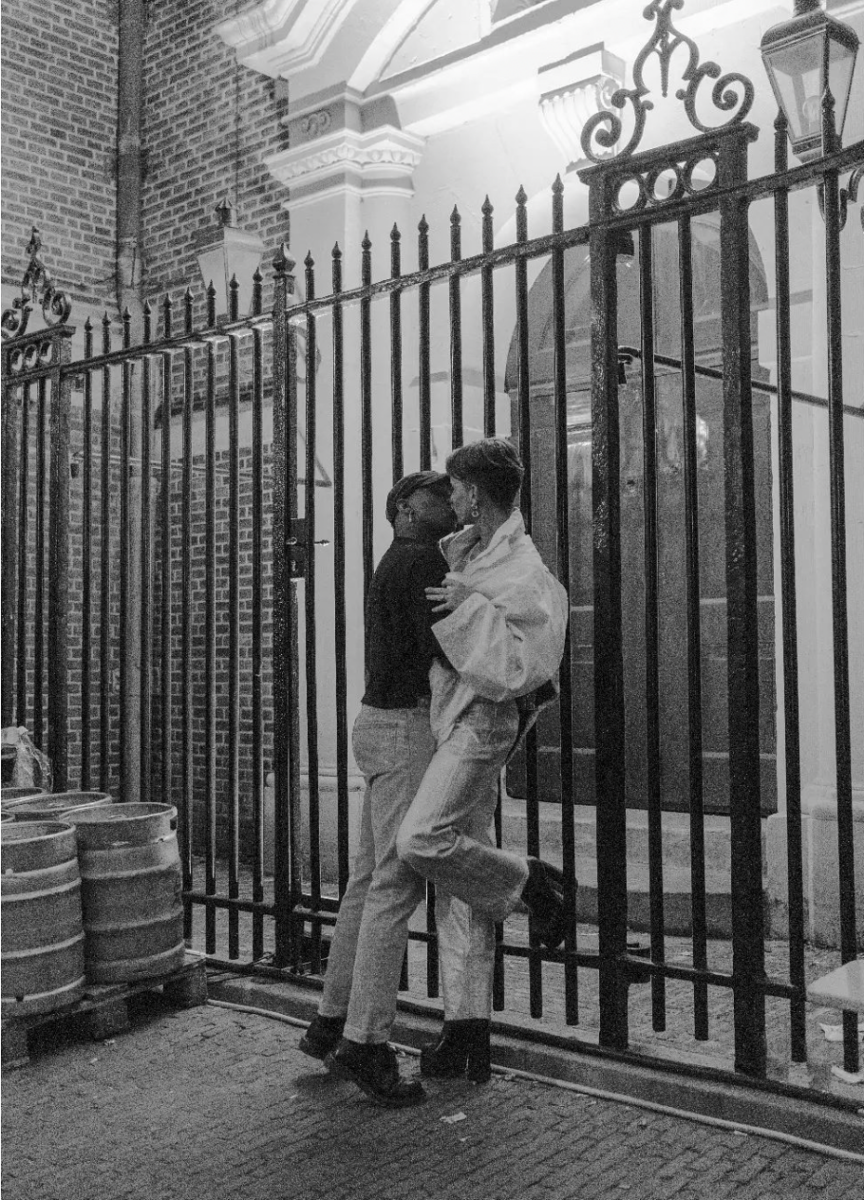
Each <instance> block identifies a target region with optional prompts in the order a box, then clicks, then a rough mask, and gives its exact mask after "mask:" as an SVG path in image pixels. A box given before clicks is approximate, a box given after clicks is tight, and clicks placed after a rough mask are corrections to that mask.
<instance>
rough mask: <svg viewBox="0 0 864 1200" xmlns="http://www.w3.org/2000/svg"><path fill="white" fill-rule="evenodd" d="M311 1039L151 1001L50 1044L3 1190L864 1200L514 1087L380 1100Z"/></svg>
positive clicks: (729, 1149) (501, 1199) (219, 1199)
mask: <svg viewBox="0 0 864 1200" xmlns="http://www.w3.org/2000/svg"><path fill="white" fill-rule="evenodd" d="M300 1033H301V1031H300V1030H299V1029H298V1028H296V1027H293V1026H290V1025H286V1024H282V1023H277V1022H275V1021H271V1020H268V1019H267V1018H264V1017H259V1016H254V1015H251V1014H245V1013H236V1012H230V1011H227V1010H225V1009H219V1008H214V1007H212V1006H208V1007H207V1008H197V1009H192V1010H189V1011H186V1012H173V1011H171V1010H168V1009H166V1008H164V1007H163V1006H162V1004H161V1002H154V1003H151V1004H149V1005H147V1006H143V1007H142V1009H141V1010H140V1011H138V1012H137V1013H136V1016H135V1020H134V1022H133V1028H132V1030H131V1031H130V1032H129V1033H127V1034H124V1035H122V1036H118V1037H117V1038H116V1039H115V1040H114V1041H113V1044H110V1045H109V1044H107V1043H106V1044H103V1045H97V1044H94V1043H92V1042H89V1041H85V1040H82V1039H81V1037H80V1035H73V1034H71V1033H70V1034H67V1035H65V1036H63V1037H62V1038H57V1039H55V1043H54V1044H48V1045H46V1044H40V1045H39V1046H37V1052H36V1053H35V1054H34V1057H33V1061H32V1063H31V1065H30V1066H29V1067H27V1068H25V1069H24V1070H21V1071H17V1072H13V1073H11V1074H8V1075H6V1076H4V1079H3V1126H4V1128H3V1151H4V1153H3V1180H2V1182H3V1189H4V1191H3V1195H4V1198H5V1200H240V1198H241V1197H242V1200H282V1198H284V1200H289V1198H290V1200H324V1198H326V1200H510V1198H512V1200H534V1198H536V1200H541V1198H542V1200H565V1198H569V1197H574V1198H575V1197H579V1198H582V1197H584V1198H586V1200H613V1198H615V1200H617V1198H619V1197H621V1196H632V1197H634V1200H635V1198H638V1200H653V1198H655V1197H656V1198H658V1200H659V1198H660V1197H663V1198H664V1200H665V1198H667V1197H675V1198H676V1200H696V1198H698V1200H722V1198H724V1197H731V1196H734V1197H735V1200H805V1198H806V1200H847V1198H848V1200H860V1198H861V1196H862V1195H864V1167H862V1166H861V1165H860V1164H857V1163H854V1162H849V1161H841V1160H838V1159H834V1158H829V1157H826V1156H824V1155H821V1154H817V1153H814V1152H812V1151H809V1150H803V1149H799V1148H796V1147H793V1146H790V1145H788V1144H784V1143H781V1142H778V1141H773V1140H768V1139H765V1138H762V1137H757V1136H747V1135H743V1134H736V1133H734V1132H732V1131H729V1130H722V1129H718V1128H711V1127H707V1126H704V1125H700V1124H696V1123H693V1122H690V1121H687V1120H683V1119H678V1118H671V1117H668V1116H661V1115H658V1114H655V1113H651V1112H648V1111H646V1110H644V1109H640V1108H637V1107H635V1106H629V1105H626V1104H620V1103H611V1102H607V1101H603V1100H597V1099H593V1098H590V1097H586V1096H582V1095H579V1094H577V1093H574V1092H572V1091H564V1090H561V1089H558V1088H554V1087H551V1086H545V1085H542V1084H535V1083H529V1082H525V1081H523V1080H519V1079H509V1080H508V1079H507V1078H502V1077H500V1076H496V1077H495V1078H494V1079H493V1081H492V1083H491V1084H490V1085H489V1086H488V1087H485V1088H474V1087H472V1086H471V1085H468V1084H463V1083H444V1082H441V1083H435V1082H434V1081H433V1082H432V1083H430V1084H429V1087H428V1091H429V1099H428V1102H427V1103H426V1104H424V1105H422V1106H420V1107H419V1108H417V1109H411V1110H403V1111H401V1112H390V1111H387V1110H383V1109H380V1108H376V1107H374V1106H373V1105H371V1104H370V1103H369V1102H368V1101H367V1100H366V1099H365V1098H364V1097H362V1096H361V1095H360V1093H359V1092H357V1091H356V1089H354V1088H353V1087H352V1086H351V1085H350V1084H343V1083H336V1082H334V1081H333V1080H331V1079H330V1078H329V1076H328V1075H327V1073H326V1072H325V1071H324V1070H323V1069H321V1068H320V1067H319V1066H318V1065H317V1064H316V1063H314V1062H312V1061H311V1060H310V1059H308V1058H306V1057H304V1056H303V1055H302V1054H301V1053H300V1052H299V1050H298V1049H297V1043H298V1041H299V1038H300ZM402 1069H403V1071H414V1070H416V1060H414V1059H404V1060H403V1063H402ZM459 1112H462V1113H464V1114H465V1119H464V1120H461V1121H458V1122H455V1123H447V1122H445V1121H443V1120H442V1118H444V1117H447V1116H452V1115H453V1114H455V1113H459Z"/></svg>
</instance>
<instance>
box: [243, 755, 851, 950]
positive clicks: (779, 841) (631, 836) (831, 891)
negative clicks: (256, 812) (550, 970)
mask: <svg viewBox="0 0 864 1200" xmlns="http://www.w3.org/2000/svg"><path fill="white" fill-rule="evenodd" d="M363 787H364V785H363V779H362V777H361V776H359V775H350V776H349V780H348V788H349V792H348V844H349V856H350V861H352V862H353V858H354V854H355V853H356V849H357V839H358V836H359V830H360V811H361V806H362V800H363ZM301 789H302V792H301V828H302V838H303V847H304V850H303V864H304V868H305V869H306V870H308V867H309V786H308V776H307V775H303V776H302V777H301ZM318 798H319V827H320V837H319V845H320V855H321V876H322V882H323V883H324V884H325V885H326V884H329V885H331V886H335V885H336V882H337V879H338V869H337V857H336V846H337V812H336V808H337V792H336V777H335V774H329V773H324V774H321V775H320V776H319V779H318ZM502 818H503V819H502V833H503V843H504V845H505V846H506V848H507V849H509V850H513V851H515V852H517V853H524V852H525V846H526V820H525V805H524V802H523V801H521V800H513V799H511V798H509V797H505V798H504V805H503V813H502ZM853 822H854V829H855V839H854V840H855V848H854V861H855V881H856V887H855V897H856V927H857V930H858V946H859V949H864V801H857V800H856V801H855V802H854V803H853ZM273 829H274V797H273V776H272V774H271V775H268V777H267V786H266V788H265V793H264V844H265V871H266V872H268V873H272V871H273ZM647 833H648V822H647V815H646V813H645V812H644V811H641V810H631V811H630V812H629V813H628V818H627V877H628V893H629V903H628V922H629V924H630V926H631V928H632V929H636V930H640V929H646V928H648V918H649V911H648V837H647ZM763 834H764V836H763V847H762V849H763V864H764V872H765V914H766V933H767V936H769V937H772V938H780V939H785V938H787V937H788V933H789V916H788V888H787V850H786V815H785V813H778V814H776V815H775V816H772V817H768V818H767V820H766V821H764V822H763ZM574 840H575V845H576V874H577V878H578V880H579V918H580V920H583V921H587V922H589V923H594V922H596V920H597V869H596V852H597V851H596V822H595V817H594V809H593V807H590V806H588V805H577V806H576V807H575V808H574ZM802 843H803V852H802V853H803V862H804V929H805V936H806V938H807V941H808V942H810V943H811V944H812V945H815V946H825V947H837V946H839V944H840V921H839V885H838V871H837V861H838V859H837V815H836V804H835V803H834V802H833V800H831V799H824V798H820V799H812V798H810V799H809V800H808V801H807V809H806V812H805V815H804V817H803V819H802ZM663 848H664V864H663V867H664V870H663V876H664V907H665V921H666V932H667V933H668V934H670V935H677V936H686V935H688V934H689V933H690V932H691V925H690V895H691V890H690V828H689V817H688V816H687V814H686V813H664V814H663ZM540 853H541V856H542V857H544V858H547V859H548V860H549V861H550V862H554V863H560V862H561V808H560V806H559V805H558V804H548V803H541V805H540ZM705 869H706V882H707V897H706V898H707V917H708V933H709V936H711V937H721V938H722V937H729V936H731V864H730V838H729V819H728V817H706V818H705Z"/></svg>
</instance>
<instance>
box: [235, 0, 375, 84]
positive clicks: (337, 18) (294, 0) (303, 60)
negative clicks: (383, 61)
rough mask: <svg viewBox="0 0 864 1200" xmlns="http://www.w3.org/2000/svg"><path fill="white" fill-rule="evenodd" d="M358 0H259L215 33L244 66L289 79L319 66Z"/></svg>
mask: <svg viewBox="0 0 864 1200" xmlns="http://www.w3.org/2000/svg"><path fill="white" fill-rule="evenodd" d="M355 3H356V0H259V2H258V3H257V4H254V5H252V7H251V8H247V9H244V11H243V12H239V13H237V14H236V16H233V17H229V18H228V20H226V21H220V22H219V24H218V25H216V27H215V28H216V33H217V34H218V35H219V37H221V38H222V40H223V41H224V42H226V43H227V44H228V45H229V46H231V47H232V48H233V49H234V50H235V51H236V54H237V58H238V60H239V61H240V62H242V63H243V64H244V65H245V66H248V67H252V68H253V69H254V70H256V71H261V72H262V74H264V75H270V76H273V77H275V76H277V75H283V76H285V77H286V78H287V77H288V76H289V75H291V74H292V73H293V72H295V71H298V70H301V69H302V68H303V67H308V66H313V65H314V64H315V63H317V62H320V60H321V58H322V56H323V54H324V52H325V51H326V49H327V47H328V46H329V44H330V42H331V41H332V40H333V37H334V36H335V34H336V33H338V31H339V29H340V27H341V25H342V22H343V21H344V20H345V17H346V16H347V15H348V13H349V12H350V10H351V9H352V8H353V7H354V4H355Z"/></svg>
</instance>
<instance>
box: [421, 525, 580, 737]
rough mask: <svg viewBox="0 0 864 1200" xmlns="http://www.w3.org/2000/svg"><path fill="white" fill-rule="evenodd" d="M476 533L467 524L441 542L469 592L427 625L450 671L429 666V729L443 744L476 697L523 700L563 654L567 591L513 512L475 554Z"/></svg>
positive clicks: (549, 675)
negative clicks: (445, 612) (430, 700)
mask: <svg viewBox="0 0 864 1200" xmlns="http://www.w3.org/2000/svg"><path fill="white" fill-rule="evenodd" d="M478 538H479V533H478V531H477V529H476V527H475V526H473V525H469V526H467V527H466V528H465V529H463V530H460V532H459V533H454V534H451V535H450V536H449V537H446V538H444V539H443V540H442V541H441V543H440V547H441V552H442V554H443V555H444V557H445V559H446V560H447V563H448V565H449V566H450V572H449V574H448V575H447V576H446V578H452V579H458V580H461V582H462V583H464V584H465V585H466V586H467V587H469V588H471V591H472V594H471V595H470V596H468V598H467V599H466V600H464V601H463V602H462V603H461V604H460V605H459V607H458V608H457V609H456V610H455V611H454V612H452V613H448V615H447V616H446V617H444V618H442V620H440V621H437V622H436V623H435V624H434V625H433V626H432V632H433V633H434V634H435V637H436V638H437V639H438V642H439V643H440V645H441V649H442V650H443V651H444V653H445V654H446V655H447V658H448V659H449V661H450V663H451V664H452V667H453V670H451V669H450V668H448V667H447V666H445V665H444V664H443V663H441V662H439V661H437V660H436V662H435V663H433V665H432V671H431V675H430V680H431V685H432V711H431V719H432V730H433V732H434V733H435V735H436V737H437V739H438V741H439V742H440V741H442V740H443V739H444V738H446V737H447V736H448V734H449V732H450V731H451V730H452V728H453V726H454V724H455V723H456V721H457V720H458V718H459V716H460V715H461V714H462V713H463V712H464V711H465V709H466V708H468V706H469V705H470V704H471V703H472V701H473V700H475V699H476V698H477V697H478V696H479V697H483V698H484V699H486V700H492V701H496V702H499V703H500V702H501V701H504V700H518V699H520V698H522V697H529V696H531V695H532V694H533V693H534V692H536V691H537V689H538V688H540V687H541V686H542V685H543V684H547V683H548V682H549V681H550V680H551V679H553V678H554V676H555V674H556V672H557V671H558V667H559V665H560V662H561V655H562V654H563V652H564V635H565V632H566V629H567V616H568V610H569V604H568V600H567V593H566V591H565V590H564V588H563V587H562V586H561V584H560V583H559V582H558V580H557V579H556V578H555V576H554V575H553V574H552V573H551V571H549V570H548V568H547V567H546V566H545V564H544V563H543V560H542V559H541V557H540V555H539V553H538V551H537V547H536V546H535V545H534V543H533V542H532V540H531V538H530V537H529V536H528V534H527V533H526V532H525V524H524V522H523V520H522V514H521V513H520V512H519V511H518V509H517V510H515V511H514V512H513V513H511V515H510V516H509V517H508V518H507V520H506V521H505V522H504V523H503V524H502V525H500V526H499V528H498V529H496V531H495V533H494V535H493V537H492V540H491V542H490V543H489V545H488V546H487V547H486V549H485V550H481V551H480V552H479V553H477V554H476V555H474V554H473V553H472V552H473V551H474V549H475V547H476V544H477V540H478Z"/></svg>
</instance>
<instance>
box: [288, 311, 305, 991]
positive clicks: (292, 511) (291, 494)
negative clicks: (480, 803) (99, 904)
mask: <svg viewBox="0 0 864 1200" xmlns="http://www.w3.org/2000/svg"><path fill="white" fill-rule="evenodd" d="M286 332H287V338H288V347H287V349H288V358H287V364H288V366H287V385H288V386H287V397H288V400H287V405H286V419H285V426H286V459H287V470H286V476H287V486H286V491H287V512H286V523H287V528H288V530H290V531H291V541H292V543H293V542H294V532H293V531H294V530H296V529H297V520H298V517H297V508H298V499H299V488H298V482H299V481H298V472H297V459H298V444H297V432H298V416H299V411H298V397H297V390H298V388H297V384H298V380H297V357H298V352H297V331H296V329H295V327H294V326H293V325H292V324H290V323H289V324H288V327H287V331H286ZM299 576H300V570H299V567H298V564H297V561H296V560H294V559H292V564H291V575H290V583H289V597H290V614H291V625H290V631H289V635H288V645H289V663H290V668H289V671H288V714H289V722H288V727H289V768H290V772H289V786H288V798H289V804H290V807H289V814H288V833H289V844H290V856H289V861H288V869H289V875H288V885H289V889H290V903H291V921H290V925H291V938H292V941H291V965H292V968H293V969H294V970H295V971H299V970H300V962H301V959H300V954H301V950H302V948H303V926H302V922H301V923H300V925H299V927H298V925H297V923H296V922H295V920H294V918H293V912H294V909H295V908H298V907H299V906H300V905H302V903H303V872H302V853H301V850H302V820H301V813H300V796H301V790H300V789H301V783H300V682H299V673H300V672H299V665H300V615H299V604H298V600H297V587H298V585H297V582H296V580H297V578H298V577H299Z"/></svg>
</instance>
